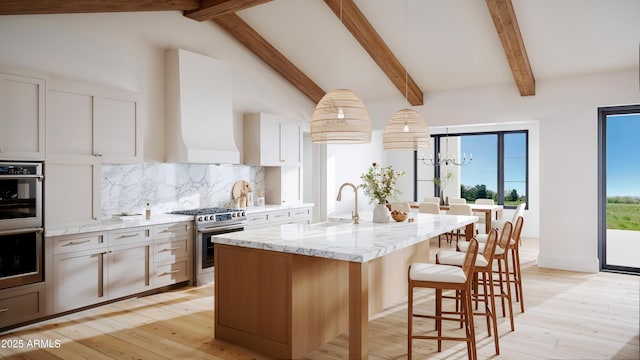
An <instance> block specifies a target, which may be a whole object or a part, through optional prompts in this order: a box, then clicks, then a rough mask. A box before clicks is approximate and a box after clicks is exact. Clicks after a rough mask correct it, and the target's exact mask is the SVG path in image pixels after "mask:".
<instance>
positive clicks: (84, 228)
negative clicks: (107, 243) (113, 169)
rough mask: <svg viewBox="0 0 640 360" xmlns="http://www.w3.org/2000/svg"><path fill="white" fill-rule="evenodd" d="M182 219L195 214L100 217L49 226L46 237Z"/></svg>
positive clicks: (191, 218)
mask: <svg viewBox="0 0 640 360" xmlns="http://www.w3.org/2000/svg"><path fill="white" fill-rule="evenodd" d="M181 221H193V216H190V215H176V214H152V215H151V219H149V220H147V219H145V218H144V215H142V216H137V217H132V218H131V219H127V220H121V219H117V218H108V219H99V220H93V221H88V222H80V223H69V224H61V225H58V226H55V227H47V228H45V230H44V236H45V237H51V236H62V235H72V234H80V233H86V232H93V231H107V230H115V229H122V228H129V227H136V226H151V225H160V224H167V223H173V222H181Z"/></svg>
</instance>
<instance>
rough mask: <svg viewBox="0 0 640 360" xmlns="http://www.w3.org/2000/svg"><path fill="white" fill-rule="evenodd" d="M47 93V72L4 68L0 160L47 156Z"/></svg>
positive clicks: (0, 77)
mask: <svg viewBox="0 0 640 360" xmlns="http://www.w3.org/2000/svg"><path fill="white" fill-rule="evenodd" d="M5 70H8V71H7V73H5V72H3V71H5ZM9 72H10V73H9ZM45 93H46V81H45V77H44V76H41V77H39V76H33V77H32V76H30V75H27V76H23V73H22V72H21V71H15V70H9V69H5V68H0V160H44V157H45V151H44V134H45V125H44V121H45Z"/></svg>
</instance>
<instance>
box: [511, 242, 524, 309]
mask: <svg viewBox="0 0 640 360" xmlns="http://www.w3.org/2000/svg"><path fill="white" fill-rule="evenodd" d="M513 263H514V264H513V267H514V270H513V271H514V273H515V274H517V276H516V277H515V279H516V300H517V301H519V302H520V312H524V294H523V293H522V272H521V269H520V251H519V250H517V249H514V250H513Z"/></svg>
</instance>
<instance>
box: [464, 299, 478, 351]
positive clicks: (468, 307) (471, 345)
mask: <svg viewBox="0 0 640 360" xmlns="http://www.w3.org/2000/svg"><path fill="white" fill-rule="evenodd" d="M462 298H463V305H462V306H463V309H464V310H463V312H464V314H465V316H466V319H467V321H466V330H465V332H466V334H467V353H468V355H469V359H477V358H478V355H477V351H476V332H475V326H474V323H473V303H472V301H471V289H466V290H463V291H462Z"/></svg>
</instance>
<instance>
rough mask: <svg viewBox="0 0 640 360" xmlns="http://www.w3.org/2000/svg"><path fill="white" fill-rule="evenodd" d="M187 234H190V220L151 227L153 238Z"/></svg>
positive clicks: (170, 237)
mask: <svg viewBox="0 0 640 360" xmlns="http://www.w3.org/2000/svg"><path fill="white" fill-rule="evenodd" d="M189 236H191V223H190V222H181V223H177V224H176V223H172V224H162V225H156V226H154V227H153V237H154V239H173V238H179V237H189Z"/></svg>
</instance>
